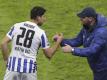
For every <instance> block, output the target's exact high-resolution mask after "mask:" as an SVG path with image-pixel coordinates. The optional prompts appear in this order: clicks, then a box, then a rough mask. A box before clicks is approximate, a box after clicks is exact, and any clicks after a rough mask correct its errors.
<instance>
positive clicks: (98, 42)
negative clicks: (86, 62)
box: [73, 31, 107, 57]
mask: <svg viewBox="0 0 107 80" xmlns="http://www.w3.org/2000/svg"><path fill="white" fill-rule="evenodd" d="M106 35H107V31H102V32H101V31H99V32H97V34H95V37H94V39H93V40H92V43H91V45H90V46H89V47H86V48H74V51H73V55H76V56H82V57H88V56H91V55H94V54H96V53H99V52H100V51H101V50H102V48H104V47H105V45H106V43H107V36H106Z"/></svg>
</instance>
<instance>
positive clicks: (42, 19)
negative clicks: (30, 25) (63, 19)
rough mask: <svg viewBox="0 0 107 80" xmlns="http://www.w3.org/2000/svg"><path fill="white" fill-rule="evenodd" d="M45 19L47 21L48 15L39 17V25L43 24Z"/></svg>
mask: <svg viewBox="0 0 107 80" xmlns="http://www.w3.org/2000/svg"><path fill="white" fill-rule="evenodd" d="M45 21H46V17H45V16H44V15H43V16H39V17H38V25H39V26H41V25H42V24H43V23H44V22H45Z"/></svg>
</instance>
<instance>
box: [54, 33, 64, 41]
mask: <svg viewBox="0 0 107 80" xmlns="http://www.w3.org/2000/svg"><path fill="white" fill-rule="evenodd" d="M53 40H54V41H55V42H58V43H61V41H62V40H63V34H62V33H59V34H56V35H54V36H53Z"/></svg>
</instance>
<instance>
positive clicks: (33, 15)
mask: <svg viewBox="0 0 107 80" xmlns="http://www.w3.org/2000/svg"><path fill="white" fill-rule="evenodd" d="M45 12H46V10H45V9H44V8H43V7H40V6H35V7H33V8H32V10H31V12H30V18H31V19H36V17H37V16H42V15H44V13H45Z"/></svg>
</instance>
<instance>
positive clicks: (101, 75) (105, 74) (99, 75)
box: [94, 70, 107, 80]
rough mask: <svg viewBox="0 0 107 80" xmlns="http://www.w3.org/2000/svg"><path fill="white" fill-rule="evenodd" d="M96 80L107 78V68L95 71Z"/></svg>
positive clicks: (106, 79) (105, 79)
mask: <svg viewBox="0 0 107 80" xmlns="http://www.w3.org/2000/svg"><path fill="white" fill-rule="evenodd" d="M94 80H107V70H102V71H99V72H94Z"/></svg>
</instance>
